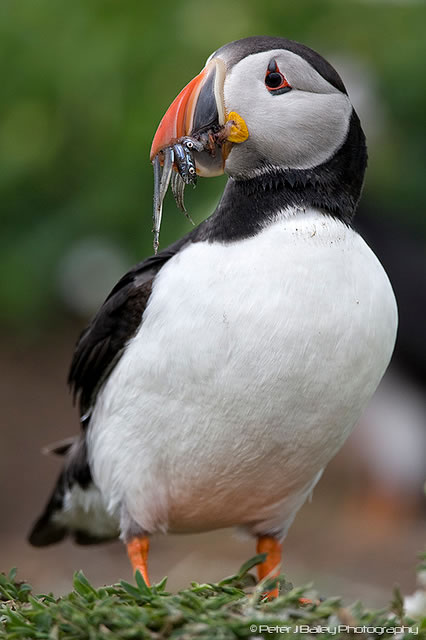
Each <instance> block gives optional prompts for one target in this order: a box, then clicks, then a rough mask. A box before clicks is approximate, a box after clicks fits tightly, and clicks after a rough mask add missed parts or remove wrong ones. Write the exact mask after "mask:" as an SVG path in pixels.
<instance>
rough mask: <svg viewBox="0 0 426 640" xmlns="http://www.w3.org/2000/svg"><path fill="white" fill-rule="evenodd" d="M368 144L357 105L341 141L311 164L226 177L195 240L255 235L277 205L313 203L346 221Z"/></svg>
mask: <svg viewBox="0 0 426 640" xmlns="http://www.w3.org/2000/svg"><path fill="white" fill-rule="evenodd" d="M366 165H367V149H366V145H365V137H364V133H363V131H362V129H361V125H360V122H359V119H358V116H357V115H356V113H355V111H353V112H352V117H351V121H350V125H349V130H348V135H347V137H346V140H345V142H344V143H343V145H342V146H341V147H340V149H339V150H338V151H337V152H336V153H335V155H334V156H333V157H332V158H331V159H330V160H328V161H327V162H325V163H324V164H322V165H320V166H318V167H314V168H313V169H283V170H273V171H270V170H266V171H265V173H262V174H261V175H259V176H256V177H254V178H250V179H248V180H235V179H233V178H230V179H229V180H228V182H227V184H226V187H225V191H224V193H223V196H222V198H221V200H220V202H219V204H218V206H217V208H216V210H215V212H214V213H213V214H212V215H211V216H210V218H208V219H207V220H206V221H205V222H204V223H203V224H201V225H200V226H199V227H198V228H197V230H196V232H195V233H194V235H195V236H196V237H195V238H194V240H198V241H201V240H209V241H222V242H232V241H235V240H239V239H242V238H246V237H249V236H253V235H255V234H256V233H257V232H258V231H259V230H260V229H261V228H263V227H264V226H265V224H267V222H268V220H269V219H271V218H273V217H274V215H276V214H277V213H278V212H279V211H282V210H283V209H286V208H298V209H302V210H303V209H305V208H307V207H313V208H316V209H319V210H320V211H322V212H323V213H324V214H326V215H330V216H333V217H334V218H337V219H339V220H341V221H342V222H345V223H346V224H350V223H351V221H352V218H353V216H354V214H355V210H356V207H357V205H358V201H359V198H360V195H361V189H362V183H363V179H364V172H365V168H366Z"/></svg>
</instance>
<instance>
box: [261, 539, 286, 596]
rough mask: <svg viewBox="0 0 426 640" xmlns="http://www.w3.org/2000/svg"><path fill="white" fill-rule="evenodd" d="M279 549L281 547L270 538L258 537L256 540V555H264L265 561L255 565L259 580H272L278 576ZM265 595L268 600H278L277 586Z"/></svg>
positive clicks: (275, 540)
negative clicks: (267, 578)
mask: <svg viewBox="0 0 426 640" xmlns="http://www.w3.org/2000/svg"><path fill="white" fill-rule="evenodd" d="M281 549H282V545H281V543H280V542H278V540H277V539H276V538H272V537H271V536H259V538H258V539H257V553H266V554H267V556H266V560H265V562H262V564H258V565H257V575H258V578H259V580H263V579H264V578H266V577H269V578H273V577H275V576H278V575H279V573H280V567H281ZM265 595H267V596H268V597H269V598H278V595H279V587H278V585H277V586H276V587H275V589H272V591H268V592H267V593H266V594H265Z"/></svg>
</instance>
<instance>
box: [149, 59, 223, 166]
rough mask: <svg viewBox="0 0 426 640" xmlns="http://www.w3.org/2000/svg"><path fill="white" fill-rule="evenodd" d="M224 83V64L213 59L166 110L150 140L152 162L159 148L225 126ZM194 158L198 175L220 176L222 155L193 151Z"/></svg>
mask: <svg viewBox="0 0 426 640" xmlns="http://www.w3.org/2000/svg"><path fill="white" fill-rule="evenodd" d="M224 82H225V63H224V62H223V60H221V59H220V58H213V59H212V60H210V62H209V63H208V64H207V65H206V66H205V67H204V69H203V70H202V71H201V73H199V74H198V76H196V77H195V78H194V79H193V80H191V82H189V84H187V85H186V87H185V88H184V89H183V90H182V91H181V92H180V94H179V95H178V96H177V98H175V100H174V101H173V102H172V104H171V105H170V107H169V108H168V110H167V112H166V114H165V115H164V117H163V119H162V120H161V122H160V124H159V126H158V129H157V131H156V133H155V136H154V139H153V141H152V146H151V152H150V158H151V161H153V160H154V158H155V156H156V155H157V154H158V153H159V152H160V151H161V150H162V149H165V148H166V147H169V146H171V145H173V144H174V143H175V142H176V141H177V140H179V138H182V137H183V136H191V135H194V134H195V133H198V132H202V131H203V130H208V129H210V128H212V127H213V126H215V125H216V126H217V125H219V126H221V125H223V124H224V123H225V105H224V99H223V85H224ZM194 156H195V163H196V167H197V173H198V174H199V175H201V176H215V175H220V174H221V173H223V169H224V162H225V159H224V157H223V156H222V153H220V152H219V153H217V154H216V155H215V156H214V157H213V156H212V155H211V154H209V153H207V152H205V151H202V152H195V153H194Z"/></svg>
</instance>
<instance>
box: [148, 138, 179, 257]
mask: <svg viewBox="0 0 426 640" xmlns="http://www.w3.org/2000/svg"><path fill="white" fill-rule="evenodd" d="M163 154H164V164H163V169H161V162H160V157H159V154H157V155H156V156H155V158H154V163H153V164H154V211H153V222H154V228H153V231H154V242H153V244H154V253H157V251H158V245H159V237H160V225H161V216H162V213H163V200H164V198H165V195H166V193H167V189H168V188H169V183H170V177H171V175H172V171H173V159H174V152H173V148H172V147H168V148H167V149H164V151H163Z"/></svg>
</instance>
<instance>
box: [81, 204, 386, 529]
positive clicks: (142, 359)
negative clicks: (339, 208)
mask: <svg viewBox="0 0 426 640" xmlns="http://www.w3.org/2000/svg"><path fill="white" fill-rule="evenodd" d="M396 325H397V311H396V304H395V299H394V296H393V292H392V289H391V286H390V284H389V281H388V279H387V276H386V274H385V272H384V270H383V268H382V267H381V265H380V263H379V262H378V260H377V258H376V257H375V255H374V254H373V253H372V251H371V250H370V249H369V248H368V246H367V245H366V244H365V242H364V241H363V240H362V239H361V238H360V236H358V235H357V234H356V233H355V232H354V231H353V230H351V229H349V228H348V227H346V226H345V225H344V224H342V223H340V222H338V221H336V220H334V219H332V218H328V217H325V216H324V215H322V214H320V213H317V212H315V211H309V212H306V213H302V212H300V213H298V214H296V213H295V212H293V214H292V215H284V214H283V215H282V216H280V217H279V218H278V219H277V220H276V221H275V222H274V223H273V224H271V225H270V226H268V227H267V228H265V229H264V230H263V231H262V232H260V233H259V234H258V235H256V236H255V237H253V238H249V239H246V240H244V241H241V242H236V243H231V244H227V245H224V244H216V243H212V244H208V243H196V244H192V245H190V246H189V247H187V248H186V249H184V250H183V251H182V252H180V253H179V254H177V255H176V256H175V257H174V258H172V259H171V260H170V261H169V262H168V263H167V264H166V265H165V266H164V267H163V268H162V269H161V271H160V273H159V275H158V276H157V278H156V280H155V284H154V288H153V293H152V296H151V299H150V302H149V305H148V307H147V309H146V311H145V314H144V319H143V323H142V325H141V327H140V329H139V331H138V333H137V334H136V335H135V337H134V338H133V339H132V340H131V341H130V343H129V345H128V347H127V349H126V352H125V353H124V355H123V357H122V358H121V360H120V361H119V363H118V365H117V366H116V368H115V369H114V370H113V372H112V374H111V375H110V377H109V379H108V381H107V383H106V384H105V386H104V388H103V390H102V391H101V393H100V394H99V396H98V400H97V403H96V407H95V410H94V413H93V417H92V421H91V423H92V427H91V432H90V442H89V448H90V452H91V460H92V468H93V473H94V478H95V482H96V483H97V485H98V486H99V488H100V489H101V492H102V493H103V494H104V496H105V498H106V499H107V501H109V505H110V509H111V511H112V512H114V511H118V509H119V507H120V504H121V503H122V502H123V501H124V503H125V505H126V507H127V509H128V511H129V513H130V515H131V516H132V517H133V518H134V520H135V521H136V522H137V523H138V524H139V525H140V526H141V527H142V528H144V529H145V530H147V531H154V530H156V529H167V528H169V529H171V530H173V531H196V530H203V529H204V530H205V529H212V528H215V527H223V526H232V525H241V526H245V527H246V528H248V529H250V530H252V531H262V532H265V531H269V532H270V531H272V530H274V531H279V532H281V533H282V534H284V533H285V531H286V529H287V527H288V525H289V524H290V522H291V521H292V519H293V517H294V514H295V512H296V511H297V509H298V508H299V507H300V506H301V504H302V503H303V501H304V500H305V498H306V495H307V494H308V493H309V491H310V490H311V488H312V486H313V485H314V484H315V482H316V481H317V479H318V478H319V475H320V473H321V470H322V469H323V467H324V466H325V465H326V464H327V462H328V461H329V459H330V458H331V457H332V456H333V455H334V454H335V453H336V451H337V450H338V449H339V448H340V446H341V445H342V443H343V442H344V440H345V439H346V437H347V436H348V434H349V432H350V430H351V429H352V427H353V426H354V424H355V423H356V421H357V420H358V418H359V415H360V413H361V411H362V410H363V408H364V407H365V405H366V403H367V402H368V400H369V399H370V397H371V396H372V394H373V393H374V391H375V389H376V387H377V385H378V383H379V381H380V379H381V377H382V375H383V373H384V371H385V369H386V367H387V364H388V362H389V359H390V356H391V353H392V350H393V345H394V340H395V333H396Z"/></svg>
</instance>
